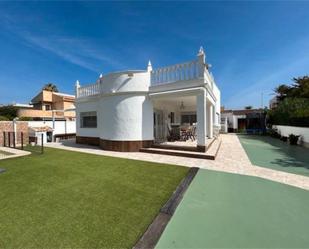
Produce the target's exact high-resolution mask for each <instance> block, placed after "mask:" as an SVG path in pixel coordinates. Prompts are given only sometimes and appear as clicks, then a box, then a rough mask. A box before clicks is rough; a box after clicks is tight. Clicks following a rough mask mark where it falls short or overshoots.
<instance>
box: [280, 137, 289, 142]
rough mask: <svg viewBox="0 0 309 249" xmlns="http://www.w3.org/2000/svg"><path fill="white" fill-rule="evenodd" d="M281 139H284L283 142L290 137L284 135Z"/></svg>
mask: <svg viewBox="0 0 309 249" xmlns="http://www.w3.org/2000/svg"><path fill="white" fill-rule="evenodd" d="M280 140H282V141H283V142H287V141H288V137H286V136H282V137H281V138H280Z"/></svg>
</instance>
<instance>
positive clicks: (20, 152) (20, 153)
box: [0, 147, 31, 160]
mask: <svg viewBox="0 0 309 249" xmlns="http://www.w3.org/2000/svg"><path fill="white" fill-rule="evenodd" d="M0 150H1V151H4V152H8V153H10V154H9V155H4V154H1V153H0V154H1V155H0V160H3V159H8V158H15V157H21V156H27V155H30V154H31V152H29V151H25V150H18V149H14V148H9V147H0Z"/></svg>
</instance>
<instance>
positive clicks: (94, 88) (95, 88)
mask: <svg viewBox="0 0 309 249" xmlns="http://www.w3.org/2000/svg"><path fill="white" fill-rule="evenodd" d="M77 91H78V92H77V97H78V98H81V97H87V96H92V95H96V94H99V93H100V92H101V91H100V83H95V84H91V85H87V86H82V87H79V88H78V90H77Z"/></svg>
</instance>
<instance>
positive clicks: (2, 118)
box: [0, 116, 9, 121]
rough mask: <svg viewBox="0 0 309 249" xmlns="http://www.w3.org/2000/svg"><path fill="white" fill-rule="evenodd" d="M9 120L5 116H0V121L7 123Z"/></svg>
mask: <svg viewBox="0 0 309 249" xmlns="http://www.w3.org/2000/svg"><path fill="white" fill-rule="evenodd" d="M8 120H9V119H8V118H7V117H5V116H0V121H8Z"/></svg>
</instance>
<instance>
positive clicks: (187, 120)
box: [181, 114, 196, 125]
mask: <svg viewBox="0 0 309 249" xmlns="http://www.w3.org/2000/svg"><path fill="white" fill-rule="evenodd" d="M181 123H182V124H190V125H192V124H193V123H196V114H182V115H181Z"/></svg>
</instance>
